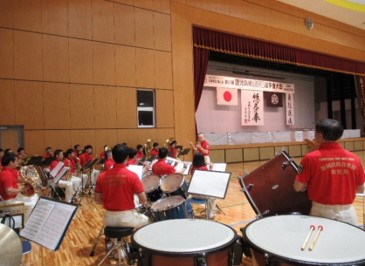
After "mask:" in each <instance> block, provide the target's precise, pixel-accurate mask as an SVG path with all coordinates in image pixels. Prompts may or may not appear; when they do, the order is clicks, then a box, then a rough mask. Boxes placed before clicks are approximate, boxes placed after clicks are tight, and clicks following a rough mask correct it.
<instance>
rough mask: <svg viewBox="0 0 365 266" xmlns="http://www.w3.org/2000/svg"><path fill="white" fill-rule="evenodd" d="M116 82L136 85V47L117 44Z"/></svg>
mask: <svg viewBox="0 0 365 266" xmlns="http://www.w3.org/2000/svg"><path fill="white" fill-rule="evenodd" d="M115 82H116V84H117V85H120V86H136V48H134V47H130V46H115Z"/></svg>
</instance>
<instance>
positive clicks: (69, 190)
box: [58, 179, 81, 202]
mask: <svg viewBox="0 0 365 266" xmlns="http://www.w3.org/2000/svg"><path fill="white" fill-rule="evenodd" d="M71 180H72V179H71ZM80 181H81V180H80ZM58 186H59V187H60V188H64V189H65V201H66V202H71V200H72V197H73V195H74V194H75V190H74V186H73V184H72V181H66V180H60V181H59V182H58Z"/></svg>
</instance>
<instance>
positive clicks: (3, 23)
mask: <svg viewBox="0 0 365 266" xmlns="http://www.w3.org/2000/svg"><path fill="white" fill-rule="evenodd" d="M0 14H1V15H0V27H6V28H11V27H13V1H12V0H4V1H0Z"/></svg>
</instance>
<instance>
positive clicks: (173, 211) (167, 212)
mask: <svg viewBox="0 0 365 266" xmlns="http://www.w3.org/2000/svg"><path fill="white" fill-rule="evenodd" d="M151 215H152V220H153V221H154V222H158V221H164V220H170V219H184V218H188V210H187V208H186V202H185V199H184V198H183V197H181V196H172V197H167V198H163V199H159V200H158V201H156V202H154V203H153V204H152V206H151Z"/></svg>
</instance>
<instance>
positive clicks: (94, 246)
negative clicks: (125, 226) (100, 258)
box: [89, 226, 104, 257]
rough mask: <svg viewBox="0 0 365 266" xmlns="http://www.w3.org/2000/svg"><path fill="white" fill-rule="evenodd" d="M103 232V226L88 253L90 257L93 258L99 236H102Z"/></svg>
mask: <svg viewBox="0 0 365 266" xmlns="http://www.w3.org/2000/svg"><path fill="white" fill-rule="evenodd" d="M103 231H104V226H102V227H101V229H100V232H99V235H98V237H97V238H96V240H95V241H94V245H93V247H92V248H91V251H90V255H89V256H90V257H92V256H94V252H95V248H96V246H97V245H98V243H99V241H100V238H101V236H102V235H103Z"/></svg>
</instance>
